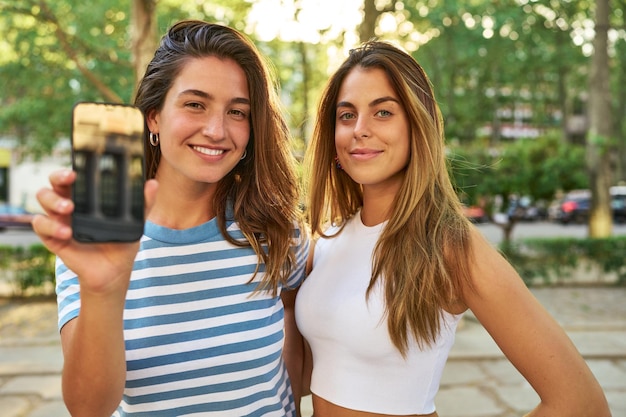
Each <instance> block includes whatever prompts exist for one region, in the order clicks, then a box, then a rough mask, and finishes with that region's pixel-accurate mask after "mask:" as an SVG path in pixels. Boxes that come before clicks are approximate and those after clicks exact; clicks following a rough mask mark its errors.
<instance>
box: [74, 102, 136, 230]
mask: <svg viewBox="0 0 626 417" xmlns="http://www.w3.org/2000/svg"><path fill="white" fill-rule="evenodd" d="M144 131H145V120H144V116H143V113H142V112H141V110H139V109H138V108H136V107H134V106H129V105H125V104H112V103H97V102H80V103H77V104H75V105H74V107H73V109H72V129H71V138H72V169H73V170H74V171H75V172H76V181H75V182H74V184H73V187H72V200H73V201H74V213H73V215H72V230H73V234H74V236H73V237H74V239H76V240H78V241H80V242H133V241H136V240H139V238H141V235H142V234H143V227H144V212H143V209H144V198H143V187H144V181H145V180H144V172H145V167H144V159H145V158H144V145H143V136H144Z"/></svg>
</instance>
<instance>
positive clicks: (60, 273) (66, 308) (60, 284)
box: [55, 257, 80, 331]
mask: <svg viewBox="0 0 626 417" xmlns="http://www.w3.org/2000/svg"><path fill="white" fill-rule="evenodd" d="M55 273H56V294H57V308H58V327H59V331H60V330H61V328H62V327H63V326H65V324H67V322H69V321H70V320H72V319H75V318H76V317H78V313H79V312H80V285H79V283H78V276H77V275H76V274H75V273H74V271H72V270H70V269H68V268H67V266H65V264H64V263H63V261H62V260H61V259H60V258H59V257H57V259H56V269H55Z"/></svg>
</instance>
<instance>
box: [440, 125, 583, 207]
mask: <svg viewBox="0 0 626 417" xmlns="http://www.w3.org/2000/svg"><path fill="white" fill-rule="evenodd" d="M449 159H450V165H451V172H452V175H453V177H454V182H455V184H456V186H457V189H458V190H459V192H460V194H461V195H462V196H464V198H465V200H466V201H467V203H468V204H476V203H477V202H478V201H479V200H480V199H481V198H486V197H494V196H501V197H502V198H503V199H504V200H505V201H506V200H507V198H508V197H509V196H511V195H518V196H522V195H523V196H529V197H531V198H532V199H533V200H534V201H537V200H544V201H550V200H552V199H553V198H554V196H555V194H557V193H558V192H560V191H563V192H566V191H570V190H573V189H578V188H587V186H588V178H587V175H586V172H585V170H584V169H581V167H584V166H585V150H584V148H583V147H582V146H575V145H566V144H564V143H563V142H562V141H560V140H559V139H557V138H555V137H542V138H538V139H534V140H530V139H528V140H519V141H516V142H511V143H504V144H502V145H501V146H499V147H493V148H488V149H485V148H483V147H468V146H463V147H462V146H454V147H451V148H450V157H449Z"/></svg>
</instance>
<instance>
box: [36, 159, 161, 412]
mask: <svg viewBox="0 0 626 417" xmlns="http://www.w3.org/2000/svg"><path fill="white" fill-rule="evenodd" d="M74 179H75V174H74V173H73V172H71V171H67V170H63V171H58V172H55V173H53V174H52V175H51V176H50V183H51V185H52V188H51V189H42V190H40V191H39V192H38V193H37V198H38V200H39V203H40V204H41V206H42V207H43V209H44V211H45V212H46V215H38V216H36V217H35V219H34V220H33V229H34V230H35V232H36V233H37V234H38V235H39V237H40V238H41V240H42V242H43V243H44V245H45V246H46V247H47V248H48V249H49V250H50V251H51V252H53V253H55V254H56V255H58V256H59V257H60V258H61V259H62V260H63V261H64V263H65V264H66V266H67V267H68V268H70V269H71V270H72V271H73V272H74V273H76V274H77V276H78V279H79V283H80V298H81V310H80V314H79V316H78V317H77V318H75V319H73V320H71V321H70V322H68V323H67V324H66V325H65V326H64V327H63V329H62V330H61V341H62V346H63V356H64V368H63V377H62V381H63V398H64V401H65V403H66V406H67V408H68V409H69V411H70V412H71V414H72V416H74V417H81V416H88V417H96V416H107V417H108V416H110V415H111V414H112V413H113V412H114V411H115V409H116V408H117V406H118V405H119V403H120V401H121V398H122V392H123V390H124V385H125V380H126V360H125V348H124V336H123V319H122V316H123V310H124V302H125V297H126V290H127V288H128V284H129V281H130V274H131V271H132V267H133V263H134V258H135V255H136V253H137V250H138V248H139V243H138V242H133V243H129V244H120V243H112V244H81V243H79V242H76V241H75V240H73V239H72V231H71V227H70V224H71V213H72V211H73V209H74V206H73V204H72V202H71V200H70V190H71V184H72V183H73V182H74ZM155 192H156V182H152V181H151V182H148V183H147V184H146V203H147V204H146V206H147V207H148V206H151V202H152V201H154V195H155Z"/></svg>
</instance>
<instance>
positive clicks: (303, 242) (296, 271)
mask: <svg viewBox="0 0 626 417" xmlns="http://www.w3.org/2000/svg"><path fill="white" fill-rule="evenodd" d="M294 234H295V236H294V239H293V241H294V245H293V246H292V248H293V250H294V253H295V260H296V263H295V265H294V268H293V270H292V271H291V275H290V276H289V279H288V280H287V289H296V288H298V287H299V286H300V284H302V282H303V281H304V278H305V269H306V261H307V257H308V256H309V245H310V240H309V236H308V234H307V233H305V232H304V231H303V230H301V229H300V227H298V226H296V227H295V231H294Z"/></svg>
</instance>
